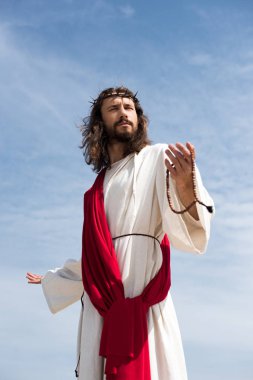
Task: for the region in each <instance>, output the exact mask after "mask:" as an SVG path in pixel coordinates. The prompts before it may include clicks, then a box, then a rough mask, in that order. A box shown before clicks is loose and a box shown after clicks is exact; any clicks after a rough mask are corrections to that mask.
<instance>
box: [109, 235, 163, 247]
mask: <svg viewBox="0 0 253 380" xmlns="http://www.w3.org/2000/svg"><path fill="white" fill-rule="evenodd" d="M133 235H134V236H147V237H149V238H151V239H154V240H156V241H157V242H158V243H159V244H161V243H160V241H159V240H158V239H157V238H156V237H155V236H151V235H147V234H137V233H136V234H134V233H133V234H125V235H120V236H116V237H114V238H112V240H116V239H119V238H123V237H126V236H133Z"/></svg>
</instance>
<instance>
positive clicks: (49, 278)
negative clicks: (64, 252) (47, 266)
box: [41, 259, 83, 313]
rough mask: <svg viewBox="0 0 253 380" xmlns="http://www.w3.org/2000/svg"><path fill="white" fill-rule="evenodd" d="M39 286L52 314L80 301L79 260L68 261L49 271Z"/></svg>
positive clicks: (81, 289)
mask: <svg viewBox="0 0 253 380" xmlns="http://www.w3.org/2000/svg"><path fill="white" fill-rule="evenodd" d="M41 284H42V289H43V293H44V295H45V298H46V301H47V304H48V307H49V309H50V311H51V312H52V313H57V312H58V311H60V310H62V309H64V308H65V307H67V306H69V305H71V304H72V303H74V302H76V301H78V300H80V298H81V296H82V293H83V282H82V275H81V260H79V261H77V260H72V259H70V260H67V261H66V262H65V264H64V266H63V267H62V268H56V269H54V270H49V271H48V272H47V273H46V274H45V276H44V278H43V279H42V281H41Z"/></svg>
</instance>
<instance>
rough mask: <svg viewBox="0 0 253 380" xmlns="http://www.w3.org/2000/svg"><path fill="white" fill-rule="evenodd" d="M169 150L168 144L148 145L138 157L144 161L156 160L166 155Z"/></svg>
mask: <svg viewBox="0 0 253 380" xmlns="http://www.w3.org/2000/svg"><path fill="white" fill-rule="evenodd" d="M167 148H168V145H167V144H154V145H147V146H145V148H143V149H142V150H141V151H140V153H139V154H138V156H140V158H144V159H148V158H150V159H154V158H155V157H157V158H158V157H160V156H163V155H164V152H165V150H166V149H167Z"/></svg>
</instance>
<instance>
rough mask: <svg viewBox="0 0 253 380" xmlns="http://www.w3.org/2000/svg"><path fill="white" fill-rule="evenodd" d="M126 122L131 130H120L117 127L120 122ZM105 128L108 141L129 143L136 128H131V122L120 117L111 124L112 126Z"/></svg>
mask: <svg viewBox="0 0 253 380" xmlns="http://www.w3.org/2000/svg"><path fill="white" fill-rule="evenodd" d="M123 121H124V122H126V123H127V124H129V125H130V126H131V127H132V129H131V131H120V130H119V129H118V128H117V127H118V125H120V123H121V122H123ZM106 129H107V131H106V132H107V136H108V140H109V142H120V143H129V142H131V141H133V140H134V139H135V137H136V135H137V130H134V129H133V123H132V122H131V121H129V120H125V119H123V120H122V119H121V120H119V121H117V122H115V123H114V124H113V126H112V128H108V127H107V128H106Z"/></svg>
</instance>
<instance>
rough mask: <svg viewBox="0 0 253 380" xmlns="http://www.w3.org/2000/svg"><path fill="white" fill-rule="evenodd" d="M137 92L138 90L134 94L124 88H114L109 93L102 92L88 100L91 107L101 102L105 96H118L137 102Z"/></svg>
mask: <svg viewBox="0 0 253 380" xmlns="http://www.w3.org/2000/svg"><path fill="white" fill-rule="evenodd" d="M137 93H138V91H137V92H136V93H135V94H134V95H131V94H129V92H128V91H126V90H115V91H112V92H109V93H103V94H100V95H99V96H98V97H97V98H96V99H93V98H92V101H90V103H91V107H94V106H95V105H97V104H101V103H102V101H103V100H105V99H107V98H112V97H115V98H116V97H119V96H120V97H121V98H129V99H132V100H133V101H134V103H139V100H138V98H137V97H136V95H137Z"/></svg>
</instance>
